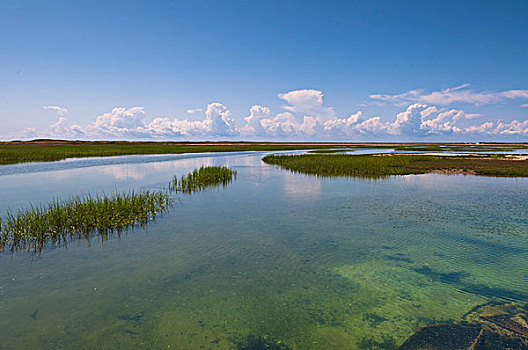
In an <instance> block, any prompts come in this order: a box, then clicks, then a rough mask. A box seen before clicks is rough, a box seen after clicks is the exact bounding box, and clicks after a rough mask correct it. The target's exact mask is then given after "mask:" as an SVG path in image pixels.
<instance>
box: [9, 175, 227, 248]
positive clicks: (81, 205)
mask: <svg viewBox="0 0 528 350" xmlns="http://www.w3.org/2000/svg"><path fill="white" fill-rule="evenodd" d="M235 177H236V171H234V170H231V169H229V168H227V167H225V166H222V167H201V168H200V169H195V170H194V171H192V172H190V173H189V174H187V175H186V176H182V177H181V179H179V180H178V179H177V177H174V179H173V180H172V181H171V182H170V183H169V186H168V188H167V189H166V190H161V191H149V190H143V191H131V192H127V193H117V192H116V193H112V194H106V193H100V194H95V195H91V194H86V195H78V196H74V197H71V198H69V199H67V200H60V199H56V200H54V201H52V202H50V203H48V204H42V205H39V206H33V205H31V206H30V207H29V208H26V209H20V210H19V211H18V212H17V213H16V214H13V213H12V212H11V211H8V213H7V216H6V217H5V218H4V219H3V220H1V219H0V250H5V249H6V248H7V249H9V250H10V251H11V252H15V251H19V250H27V251H32V252H34V253H36V254H39V255H40V254H41V252H42V250H43V249H44V248H45V246H46V245H47V244H51V246H64V245H67V243H68V242H70V241H75V240H80V239H86V240H88V241H89V240H90V238H91V237H93V236H100V237H101V238H102V239H103V240H105V239H107V238H108V237H109V235H111V234H114V233H117V235H118V236H121V233H123V232H127V231H128V230H129V229H130V228H133V227H135V226H144V225H146V224H147V223H148V222H149V221H151V220H154V219H155V218H156V216H158V215H160V214H162V213H163V212H164V211H165V210H167V209H168V208H169V207H170V206H171V204H172V201H173V196H172V194H173V193H177V192H182V193H194V192H197V191H202V190H204V189H205V188H207V187H211V186H220V185H223V186H225V185H227V184H228V183H230V182H231V181H233V178H235Z"/></svg>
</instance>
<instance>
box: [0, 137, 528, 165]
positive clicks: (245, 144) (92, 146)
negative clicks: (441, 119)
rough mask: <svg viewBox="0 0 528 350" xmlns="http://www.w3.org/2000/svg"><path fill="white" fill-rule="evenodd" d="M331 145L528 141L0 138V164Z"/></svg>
mask: <svg viewBox="0 0 528 350" xmlns="http://www.w3.org/2000/svg"><path fill="white" fill-rule="evenodd" d="M330 148H379V149H387V148H394V149H397V150H399V151H405V150H407V151H431V152H436V151H442V150H451V151H464V150H475V151H477V149H480V150H498V151H511V150H514V149H528V145H527V144H526V143H492V142H490V143H461V142H457V143H432V142H430V143H424V142H420V143H418V142H414V143H413V142H372V143H370V142H260V141H177V142H174V141H74V140H54V139H36V140H30V141H6V142H0V165H7V164H16V163H27V162H52V161H59V160H64V159H68V158H89V157H111V156H125V155H148V154H150V155H152V154H184V153H209V152H244V151H288V150H292V151H293V150H310V149H312V150H314V149H330Z"/></svg>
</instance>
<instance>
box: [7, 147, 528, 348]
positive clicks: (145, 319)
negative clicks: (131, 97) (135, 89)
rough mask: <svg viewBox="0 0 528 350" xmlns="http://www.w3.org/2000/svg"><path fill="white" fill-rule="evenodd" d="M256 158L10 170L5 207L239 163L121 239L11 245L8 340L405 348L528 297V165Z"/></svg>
mask: <svg viewBox="0 0 528 350" xmlns="http://www.w3.org/2000/svg"><path fill="white" fill-rule="evenodd" d="M261 158H262V155H259V154H255V155H236V156H233V155H231V156H230V155H223V156H216V157H201V158H196V159H183V160H173V161H164V162H160V163H145V164H119V165H102V166H91V167H87V168H82V169H67V170H61V171H39V168H38V166H37V165H31V166H32V167H34V170H33V171H32V172H28V171H26V172H25V173H23V174H22V173H21V174H15V175H9V176H0V188H1V189H2V190H4V189H5V191H4V192H3V193H5V194H4V196H5V197H6V198H5V200H4V201H2V204H1V208H0V210H2V211H4V212H5V210H4V209H5V207H6V206H7V204H8V203H9V204H10V206H15V205H18V204H19V203H25V202H27V200H31V201H32V202H34V203H38V202H46V201H47V200H49V198H53V196H54V195H56V194H60V195H61V196H67V195H68V194H74V193H78V192H79V190H80V189H82V190H83V191H95V190H104V191H112V190H125V189H131V188H137V189H151V190H156V189H159V188H160V187H161V186H164V185H165V184H166V179H167V178H170V177H171V176H173V174H175V173H176V174H186V173H187V172H189V170H191V169H194V168H197V167H200V166H202V165H207V166H209V165H226V166H229V167H230V168H232V169H234V170H236V171H237V181H236V182H234V183H233V184H231V185H230V186H228V187H225V188H219V189H213V190H208V191H205V192H202V193H198V194H196V195H193V196H186V197H183V198H181V201H178V202H177V203H176V204H175V206H176V208H175V209H174V210H171V211H170V212H168V213H166V214H164V216H163V218H161V219H160V220H157V221H155V222H153V223H151V224H149V225H148V226H147V227H145V228H137V229H136V230H135V232H134V234H130V235H127V236H126V237H122V238H121V239H117V238H115V239H109V240H107V241H105V242H104V244H95V243H92V244H91V245H89V244H88V243H87V242H79V243H77V244H73V245H69V246H68V247H67V249H49V250H46V251H45V252H44V253H43V254H42V255H41V256H40V257H39V258H38V259H35V258H34V257H32V256H30V255H27V254H26V255H25V254H14V255H13V256H9V255H1V256H0V266H1V268H0V339H1V341H0V348H83V347H84V348H140V349H141V348H145V349H147V348H149V349H151V348H157V349H167V348H172V349H174V348H176V349H200V348H204V349H258V348H268V349H395V348H396V347H397V346H398V345H400V344H402V343H403V342H404V341H405V340H406V339H407V338H408V337H409V336H411V335H412V334H413V332H414V331H415V330H416V329H417V328H419V327H424V326H428V325H432V324H437V323H453V322H457V321H459V320H460V319H462V318H463V317H464V315H465V314H466V313H467V312H469V311H470V310H472V309H474V308H475V307H478V306H479V305H483V304H486V303H489V302H490V301H496V302H506V303H511V302H513V303H517V304H524V303H526V302H527V301H528V290H527V286H528V268H527V266H528V264H527V262H528V243H527V241H526V235H527V233H528V220H527V216H526V215H527V214H526V213H528V203H527V202H526V201H525V198H526V195H527V194H528V181H527V180H526V179H512V178H488V177H475V176H463V175H440V174H427V175H410V176H396V177H388V178H386V179H378V180H368V179H344V178H317V177H315V176H305V175H300V174H293V173H290V172H288V171H286V170H281V169H278V168H275V167H273V166H269V165H266V164H263V163H262V162H261V160H260V159H261ZM28 166H29V165H28ZM26 170H27V169H26ZM37 179H38V186H37ZM80 184H82V186H83V188H80V187H79V186H80Z"/></svg>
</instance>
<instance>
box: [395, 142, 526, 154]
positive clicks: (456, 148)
mask: <svg viewBox="0 0 528 350" xmlns="http://www.w3.org/2000/svg"><path fill="white" fill-rule="evenodd" d="M394 149H395V150H396V151H420V152H484V153H485V152H514V151H516V150H525V149H528V145H526V144H482V145H480V144H462V145H457V144H438V145H403V146H396V147H394Z"/></svg>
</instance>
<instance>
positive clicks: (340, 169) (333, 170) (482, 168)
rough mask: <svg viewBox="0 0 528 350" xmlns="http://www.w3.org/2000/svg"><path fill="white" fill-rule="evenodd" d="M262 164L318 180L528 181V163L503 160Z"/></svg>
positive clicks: (273, 159) (331, 158) (315, 158)
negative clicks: (443, 177) (444, 177)
mask: <svg viewBox="0 0 528 350" xmlns="http://www.w3.org/2000/svg"><path fill="white" fill-rule="evenodd" d="M262 160H263V161H264V162H265V163H267V164H273V165H278V166H280V167H282V168H285V169H288V170H291V171H293V172H298V173H303V174H312V175H319V176H349V177H368V178H381V177H387V176H391V175H410V174H425V173H430V172H446V173H462V174H464V173H465V174H474V175H483V176H510V177H528V161H525V160H524V161H521V160H511V159H508V158H506V157H502V156H494V157H471V156H460V157H455V156H445V157H442V156H430V155H384V156H380V155H340V154H302V155H269V156H266V157H264V158H263V159H262Z"/></svg>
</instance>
